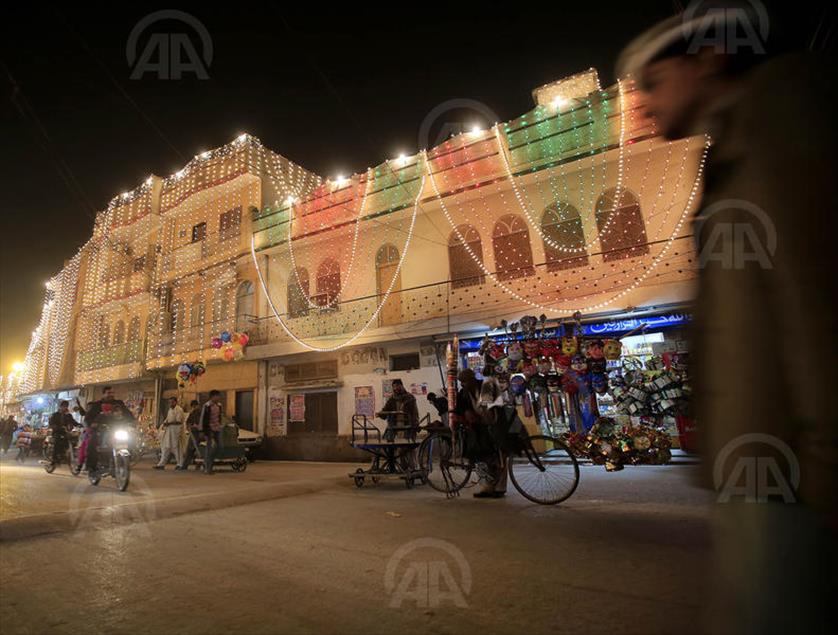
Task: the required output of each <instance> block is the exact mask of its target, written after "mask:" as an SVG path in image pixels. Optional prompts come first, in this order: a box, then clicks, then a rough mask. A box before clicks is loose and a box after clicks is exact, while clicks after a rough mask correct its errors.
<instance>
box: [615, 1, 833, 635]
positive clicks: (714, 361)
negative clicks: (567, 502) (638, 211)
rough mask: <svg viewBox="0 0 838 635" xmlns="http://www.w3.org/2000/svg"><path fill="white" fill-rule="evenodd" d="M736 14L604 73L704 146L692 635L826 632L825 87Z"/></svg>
mask: <svg viewBox="0 0 838 635" xmlns="http://www.w3.org/2000/svg"><path fill="white" fill-rule="evenodd" d="M743 16H744V17H745V18H746V19H747V15H746V14H745V13H743V12H742V11H741V10H738V11H730V10H728V11H723V12H721V13H718V12H716V13H712V12H709V13H707V14H705V15H703V16H697V15H693V16H688V15H686V14H685V15H681V16H676V17H675V18H672V19H671V20H668V21H666V22H664V23H661V24H659V25H658V26H656V27H654V28H653V29H651V30H650V31H649V32H647V33H645V34H643V35H641V36H640V37H638V38H637V39H636V40H635V41H634V42H632V43H631V44H630V45H629V46H628V47H627V48H626V50H625V51H624V53H623V54H622V55H621V58H620V60H619V62H618V75H620V76H626V75H631V76H632V77H633V78H634V79H635V80H636V81H637V83H638V86H639V88H640V89H641V90H642V91H643V92H644V93H645V98H646V104H647V105H646V108H647V111H648V114H649V115H651V116H653V117H654V118H655V119H656V121H657V125H658V127H659V131H660V133H661V134H662V135H663V136H664V137H666V138H667V139H679V138H683V137H686V136H691V135H709V136H710V138H711V139H712V146H711V148H710V151H709V156H708V162H707V165H706V172H705V190H704V194H703V197H702V200H701V203H700V205H699V210H698V213H697V214H696V216H695V218H694V222H693V234H694V236H695V240H696V245H697V250H698V262H699V289H698V296H697V298H696V302H695V309H694V311H695V320H694V326H695V328H694V332H693V339H692V346H693V349H694V353H695V354H694V355H693V359H694V360H695V366H694V368H693V372H692V375H693V378H694V395H695V404H696V413H695V414H696V420H697V424H698V426H699V431H700V433H701V437H702V444H703V449H704V466H705V468H707V475H708V477H709V476H712V479H708V480H712V483H713V486H714V487H715V488H716V489H717V490H718V491H719V499H718V501H719V503H720V504H719V505H717V507H716V510H715V511H716V512H717V516H718V521H719V522H718V525H717V531H716V535H715V539H716V556H717V558H716V561H715V565H714V569H713V571H712V580H711V588H713V589H714V592H715V593H717V594H718V597H715V598H714V602H713V603H712V609H711V615H710V616H709V617H710V623H709V629H710V630H711V631H713V632H720V631H725V632H738V633H773V632H785V633H790V632H807V633H812V632H820V631H822V630H825V629H826V624H827V623H828V622H827V621H826V615H827V611H830V609H831V597H832V595H833V592H834V590H835V580H836V578H835V571H836V564H838V563H836V555H835V554H836V550H835V542H834V541H835V538H836V527H838V521H837V520H836V508H835V501H836V487H838V479H836V476H838V460H836V459H837V458H838V457H836V447H838V445H837V444H836V432H837V431H838V426H836V417H835V412H836V408H835V403H834V399H835V397H834V393H835V386H836V384H838V376H837V375H836V365H835V363H834V361H833V359H832V357H833V355H834V351H836V350H838V339H836V325H835V318H834V311H833V309H832V305H833V303H834V299H835V298H836V297H838V288H837V287H836V275H835V252H836V250H835V246H834V244H833V243H834V240H835V236H836V235H838V232H836V229H837V228H836V218H838V204H836V201H837V200H838V198H837V197H836V188H835V184H834V179H835V174H836V173H838V169H836V158H835V157H836V152H835V140H836V138H838V135H836V124H835V120H834V117H833V114H832V108H833V107H834V104H835V101H834V95H835V86H834V80H833V79H832V77H831V75H830V74H827V73H826V72H824V71H823V70H822V69H821V67H820V66H819V63H818V62H817V61H816V60H814V59H810V58H808V57H806V56H804V55H786V56H778V57H773V58H769V57H768V56H767V55H766V54H765V51H766V49H765V48H764V47H763V46H761V45H764V44H765V43H761V42H757V41H751V42H750V44H751V46H748V43H749V42H748V40H747V38H746V37H740V38H739V39H736V40H733V41H731V39H730V34H731V33H735V32H738V33H740V35H741V33H746V34H747V33H749V32H750V33H751V34H752V35H756V34H757V33H758V32H759V29H757V28H751V29H750V30H749V29H748V28H747V27H746V28H744V30H742V29H741V27H742V26H743V25H742V24H731V20H736V21H741V20H742V19H743ZM751 17H752V18H754V19H755V20H756V19H761V18H765V19H767V16H765V15H757V16H753V15H752V16H751ZM752 26H753V25H752ZM732 29H733V30H732ZM736 29H740V30H739V31H736ZM798 469H799V471H798ZM722 503H724V504H722Z"/></svg>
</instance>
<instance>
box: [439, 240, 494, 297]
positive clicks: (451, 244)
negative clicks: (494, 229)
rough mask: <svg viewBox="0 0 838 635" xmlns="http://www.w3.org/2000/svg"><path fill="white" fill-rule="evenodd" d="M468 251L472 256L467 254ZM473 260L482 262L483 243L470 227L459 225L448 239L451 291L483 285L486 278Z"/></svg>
mask: <svg viewBox="0 0 838 635" xmlns="http://www.w3.org/2000/svg"><path fill="white" fill-rule="evenodd" d="M458 233H459V236H458V235H457V234H458ZM460 237H462V240H460ZM466 246H468V249H466ZM469 250H470V251H471V254H474V256H472V255H471V254H469ZM475 258H476V259H477V260H478V261H479V262H480V263H482V262H483V243H482V242H481V241H480V234H479V233H478V232H477V230H476V229H475V228H474V227H472V226H471V225H460V226H458V227H457V230H456V231H453V232H451V235H450V236H449V237H448V271H449V276H450V277H451V288H452V289H460V288H462V287H468V286H471V285H474V284H483V282H484V281H485V279H486V276H485V274H484V273H483V269H482V268H481V267H480V265H479V264H477V262H475Z"/></svg>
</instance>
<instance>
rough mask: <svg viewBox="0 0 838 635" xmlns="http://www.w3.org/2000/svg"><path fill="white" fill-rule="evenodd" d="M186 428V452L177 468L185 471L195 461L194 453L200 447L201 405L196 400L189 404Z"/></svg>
mask: <svg viewBox="0 0 838 635" xmlns="http://www.w3.org/2000/svg"><path fill="white" fill-rule="evenodd" d="M186 428H187V430H188V432H189V437H188V438H187V439H186V452H185V453H184V458H183V461H182V462H181V463H179V464H178V468H179V469H181V470H186V469H188V468H189V466H190V465H192V461H194V460H195V453H196V452H197V451H198V448H200V447H201V404H200V403H199V402H198V400H197V399H193V400H192V402H191V403H190V404H189V416H187V417H186Z"/></svg>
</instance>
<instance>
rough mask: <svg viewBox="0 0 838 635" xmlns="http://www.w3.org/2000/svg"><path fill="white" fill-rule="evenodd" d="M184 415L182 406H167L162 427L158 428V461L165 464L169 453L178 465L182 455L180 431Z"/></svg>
mask: <svg viewBox="0 0 838 635" xmlns="http://www.w3.org/2000/svg"><path fill="white" fill-rule="evenodd" d="M184 419H186V415H185V414H184V412H183V408H181V407H180V406H175V407H174V408H169V412H168V413H167V414H166V419H165V420H164V421H163V428H162V429H161V430H160V463H159V464H158V465H166V461H168V460H169V456H170V455H174V457H175V461H177V464H178V465H180V464H181V462H182V459H183V457H182V456H181V448H180V432H181V429H182V427H183V421H184Z"/></svg>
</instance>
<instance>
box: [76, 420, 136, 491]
mask: <svg viewBox="0 0 838 635" xmlns="http://www.w3.org/2000/svg"><path fill="white" fill-rule="evenodd" d="M98 435H99V444H98V448H97V465H96V469H93V470H90V471H89V472H88V474H87V478H88V480H89V481H90V484H91V485H98V484H99V482H100V481H101V480H102V478H103V477H105V476H110V477H112V478H113V479H114V480H115V481H116V486H117V488H118V489H119V491H120V492H124V491H125V490H126V489H127V488H128V483H129V481H130V480H131V452H130V450H129V447H130V446H131V444H132V439H133V436H134V429H133V427H132V426H131V425H129V424H127V423H121V422H119V421H114V422H110V423H99V431H98Z"/></svg>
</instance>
